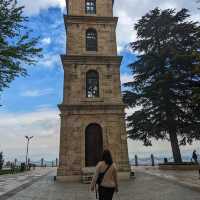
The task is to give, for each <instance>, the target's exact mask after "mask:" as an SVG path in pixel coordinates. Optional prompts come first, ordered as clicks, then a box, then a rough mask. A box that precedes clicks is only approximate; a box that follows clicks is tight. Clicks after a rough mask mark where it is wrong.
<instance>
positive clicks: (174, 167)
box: [159, 164, 200, 170]
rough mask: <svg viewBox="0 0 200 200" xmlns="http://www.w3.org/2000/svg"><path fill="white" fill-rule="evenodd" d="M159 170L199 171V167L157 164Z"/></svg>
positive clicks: (193, 165)
mask: <svg viewBox="0 0 200 200" xmlns="http://www.w3.org/2000/svg"><path fill="white" fill-rule="evenodd" d="M159 169H161V170H200V165H195V164H177V165H176V164H159Z"/></svg>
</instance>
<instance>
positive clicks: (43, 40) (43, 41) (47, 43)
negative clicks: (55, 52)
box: [41, 37, 51, 45]
mask: <svg viewBox="0 0 200 200" xmlns="http://www.w3.org/2000/svg"><path fill="white" fill-rule="evenodd" d="M41 42H42V43H43V44H44V45H49V44H51V38H50V37H47V38H43V39H42V41H41Z"/></svg>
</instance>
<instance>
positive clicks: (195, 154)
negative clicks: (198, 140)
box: [192, 150, 198, 164]
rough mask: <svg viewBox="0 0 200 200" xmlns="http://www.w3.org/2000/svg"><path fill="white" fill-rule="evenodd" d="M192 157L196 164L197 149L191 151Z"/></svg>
mask: <svg viewBox="0 0 200 200" xmlns="http://www.w3.org/2000/svg"><path fill="white" fill-rule="evenodd" d="M192 159H193V160H194V162H195V163H196V164H198V156H197V151H196V150H194V151H193V153H192Z"/></svg>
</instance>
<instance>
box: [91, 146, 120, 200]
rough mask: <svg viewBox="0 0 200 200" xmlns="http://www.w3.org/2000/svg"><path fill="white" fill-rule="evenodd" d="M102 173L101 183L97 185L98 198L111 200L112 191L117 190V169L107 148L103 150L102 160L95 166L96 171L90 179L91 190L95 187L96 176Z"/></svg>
mask: <svg viewBox="0 0 200 200" xmlns="http://www.w3.org/2000/svg"><path fill="white" fill-rule="evenodd" d="M102 175H103V179H102V181H101V183H100V184H99V185H98V193H99V200H112V198H113V194H114V191H116V192H118V180H117V169H116V165H115V164H114V163H113V160H112V155H111V153H110V151H109V150H104V152H103V155H102V161H100V162H99V163H98V164H97V166H96V172H95V175H94V177H93V179H92V183H91V190H92V191H94V190H95V189H96V182H98V180H99V179H98V177H99V176H102Z"/></svg>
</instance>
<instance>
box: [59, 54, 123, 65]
mask: <svg viewBox="0 0 200 200" xmlns="http://www.w3.org/2000/svg"><path fill="white" fill-rule="evenodd" d="M122 58H123V57H122V56H83V55H81V56H79V55H61V60H62V63H63V66H66V65H65V64H117V65H120V64H121V61H122Z"/></svg>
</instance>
